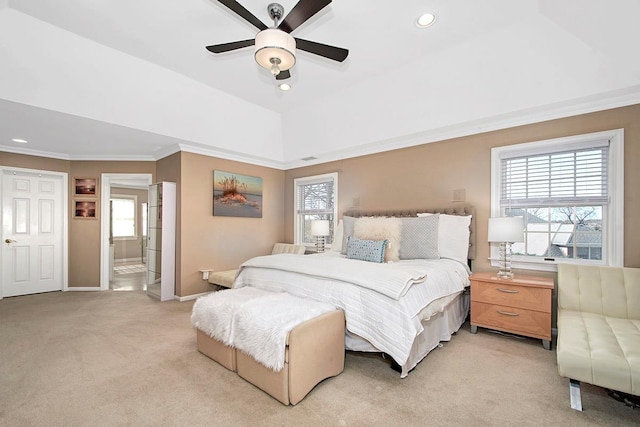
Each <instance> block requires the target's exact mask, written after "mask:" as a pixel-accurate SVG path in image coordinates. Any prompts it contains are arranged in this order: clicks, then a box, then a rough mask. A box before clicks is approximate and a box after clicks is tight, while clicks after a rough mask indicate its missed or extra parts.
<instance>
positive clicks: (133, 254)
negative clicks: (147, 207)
mask: <svg viewBox="0 0 640 427" xmlns="http://www.w3.org/2000/svg"><path fill="white" fill-rule="evenodd" d="M148 194H149V190H147V189H144V190H138V189H135V188H121V187H115V186H111V197H112V198H113V197H114V196H116V197H117V196H118V195H127V196H136V198H137V205H136V210H137V212H136V215H137V216H138V221H137V223H136V225H137V229H136V237H135V238H126V239H114V241H113V244H114V256H115V260H116V262H117V261H118V260H123V259H132V258H140V257H141V256H142V250H143V246H142V244H143V239H142V234H143V230H142V204H143V203H147V199H148ZM144 249H146V246H145V247H144ZM145 258H146V254H145Z"/></svg>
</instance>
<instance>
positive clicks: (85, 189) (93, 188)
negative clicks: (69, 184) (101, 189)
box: [73, 178, 98, 196]
mask: <svg viewBox="0 0 640 427" xmlns="http://www.w3.org/2000/svg"><path fill="white" fill-rule="evenodd" d="M73 192H74V194H75V195H76V196H97V194H98V193H97V192H98V179H97V178H74V179H73Z"/></svg>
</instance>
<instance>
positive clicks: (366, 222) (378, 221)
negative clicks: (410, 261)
mask: <svg viewBox="0 0 640 427" xmlns="http://www.w3.org/2000/svg"><path fill="white" fill-rule="evenodd" d="M353 236H354V237H357V238H358V239H366V240H388V241H389V244H388V245H387V250H386V252H385V256H384V260H385V262H389V261H398V260H400V239H401V237H402V220H401V219H400V218H386V217H364V218H358V219H357V220H356V222H355V225H354V227H353Z"/></svg>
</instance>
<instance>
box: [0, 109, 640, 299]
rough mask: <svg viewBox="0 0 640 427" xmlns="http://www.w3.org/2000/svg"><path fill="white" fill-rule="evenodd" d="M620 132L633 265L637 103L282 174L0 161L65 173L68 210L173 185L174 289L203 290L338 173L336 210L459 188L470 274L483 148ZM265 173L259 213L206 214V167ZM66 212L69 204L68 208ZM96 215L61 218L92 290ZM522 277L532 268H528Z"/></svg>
mask: <svg viewBox="0 0 640 427" xmlns="http://www.w3.org/2000/svg"><path fill="white" fill-rule="evenodd" d="M617 128H624V130H625V174H624V175H625V248H624V249H625V257H624V264H625V266H628V267H640V242H639V241H638V240H637V239H636V238H635V236H638V235H640V223H639V222H638V221H635V218H636V217H637V215H638V214H637V212H640V187H639V186H638V183H639V182H640V168H638V167H637V166H636V164H637V163H638V160H640V105H634V106H630V107H624V108H618V109H613V110H608V111H602V112H598V113H592V114H585V115H580V116H576V117H570V118H566V119H559V120H553V121H548V122H543V123H537V124H533V125H527V126H519V127H515V128H511V129H505V130H500V131H495V132H487V133H482V134H477V135H472V136H468V137H463V138H456V139H451V140H446V141H441V142H436V143H431V144H424V145H420V146H416V147H411V148H406V149H401V150H394V151H389V152H385V153H379V154H373V155H369V156H362V157H357V158H353V159H346V160H341V161H336V162H330V163H325V164H321V165H315V166H310V167H305V168H298V169H292V170H288V171H286V172H285V171H281V170H276V169H271V168H266V167H260V166H254V165H249V164H246V163H240V162H234V161H229V160H223V159H218V158H214V157H208V156H202V155H197V154H191V153H176V154H173V155H171V156H168V157H166V158H164V159H161V160H159V161H157V162H100V161H67V160H58V159H48V158H43V157H37V156H27V155H21V154H12V153H6V152H0V156H1V157H0V165H1V166H13V167H21V168H29V169H40V170H52V171H58V172H67V173H69V194H70V197H69V204H70V206H69V208H70V209H71V203H72V202H73V196H72V195H73V191H72V190H73V189H72V188H71V185H72V182H73V177H92V176H94V177H97V178H99V177H100V174H101V173H150V174H152V175H153V176H154V178H153V180H154V182H157V181H172V182H176V184H177V203H178V213H177V220H178V223H177V230H178V235H177V242H178V243H177V245H176V252H177V253H176V266H177V271H176V294H177V295H179V296H188V295H193V294H198V293H201V292H206V291H208V290H210V289H211V288H210V286H209V285H208V284H207V283H206V282H205V281H203V280H202V276H201V273H200V272H199V270H200V269H204V268H214V269H216V270H223V269H229V268H236V267H237V266H238V265H239V264H240V263H242V262H243V261H245V260H246V259H248V258H250V257H252V256H255V255H262V254H266V253H269V251H270V250H271V247H272V245H273V243H275V242H278V241H286V242H292V241H293V179H294V178H298V177H302V176H309V175H316V174H321V173H328V172H338V173H339V187H338V191H339V200H338V209H339V211H340V212H343V211H345V210H347V209H350V208H352V206H353V202H354V199H359V202H360V207H361V208H362V209H378V208H380V209H381V208H420V207H434V206H449V205H451V206H454V203H453V202H452V201H451V200H452V195H453V194H452V193H453V190H455V189H465V190H466V203H468V204H471V205H474V206H475V207H476V216H477V248H478V252H477V260H476V261H475V262H474V265H473V268H474V270H475V271H482V270H492V268H491V266H490V264H489V261H488V257H489V244H488V243H486V238H487V219H488V217H489V210H490V154H491V148H492V147H497V146H502V145H509V144H516V143H521V142H529V141H537V140H542V139H549V138H558V137H564V136H568V135H575V134H582V133H589V132H597V131H603V130H609V129H617ZM214 170H223V171H228V172H236V173H239V174H244V175H252V176H259V177H261V178H262V179H263V187H264V199H263V217H262V218H226V217H214V216H213V215H212V197H213V195H212V186H213V171H214ZM70 212H71V210H70ZM100 221H101V218H98V220H95V221H90V220H73V219H71V220H70V221H69V286H70V287H98V286H99V274H100ZM528 274H531V273H530V272H529V273H528Z"/></svg>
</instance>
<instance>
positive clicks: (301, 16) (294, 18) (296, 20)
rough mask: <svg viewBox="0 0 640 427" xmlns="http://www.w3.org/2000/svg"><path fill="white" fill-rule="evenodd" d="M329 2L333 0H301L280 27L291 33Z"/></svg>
mask: <svg viewBox="0 0 640 427" xmlns="http://www.w3.org/2000/svg"><path fill="white" fill-rule="evenodd" d="M329 3H331V0H300V1H299V2H298V3H297V4H296V5H295V6H294V7H293V9H291V11H290V12H289V14H287V16H286V17H285V18H284V21H282V22H281V23H280V25H279V26H278V28H279V29H281V30H282V31H285V32H287V33H290V32H291V31H293V30H295V29H296V28H298V27H299V26H300V25H302V24H303V23H304V22H305V21H306V20H307V19H309V18H311V17H312V16H313V15H315V14H316V13H318V12H320V11H321V10H322V9H324V8H325V7H326V6H327V5H328V4H329Z"/></svg>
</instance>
